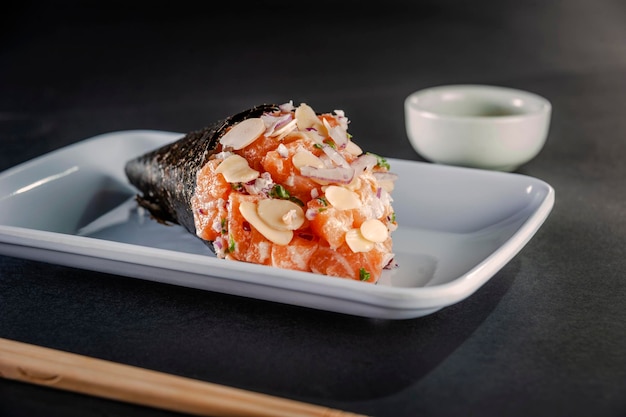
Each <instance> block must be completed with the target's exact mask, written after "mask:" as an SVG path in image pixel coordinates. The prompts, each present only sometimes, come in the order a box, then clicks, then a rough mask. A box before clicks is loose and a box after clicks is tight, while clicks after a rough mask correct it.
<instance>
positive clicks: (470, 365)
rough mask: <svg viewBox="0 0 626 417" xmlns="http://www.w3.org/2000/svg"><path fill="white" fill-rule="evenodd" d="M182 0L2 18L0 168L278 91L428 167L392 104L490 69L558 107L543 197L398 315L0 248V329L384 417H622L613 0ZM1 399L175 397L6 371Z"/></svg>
mask: <svg viewBox="0 0 626 417" xmlns="http://www.w3.org/2000/svg"><path fill="white" fill-rule="evenodd" d="M197 7H198V6H197V5H196V4H195V3H190V4H186V3H184V2H176V3H175V4H170V5H162V4H160V3H159V2H156V4H148V3H134V4H126V3H124V2H115V1H114V2H107V3H106V6H99V7H96V6H87V5H84V4H83V3H76V4H73V3H72V2H59V3H54V2H50V4H48V3H45V4H38V3H36V2H25V3H22V4H21V5H20V6H17V8H14V9H11V10H9V11H8V12H6V13H3V16H2V22H3V23H2V27H1V28H0V34H1V38H0V135H1V137H0V170H5V169H8V168H10V167H12V166H15V165H18V164H20V163H22V162H25V161H27V160H30V159H32V158H34V157H37V156H40V155H43V154H45V153H47V152H50V151H53V150H56V149H59V148H62V147H64V146H67V145H71V144H74V143H77V142H79V141H81V140H83V139H86V138H89V137H93V136H95V135H98V134H101V133H106V132H113V131H119V130H126V129H155V130H165V131H175V132H186V131H189V130H194V129H197V128H200V127H202V126H205V125H206V124H208V123H210V122H212V121H213V120H216V119H219V118H222V117H224V116H226V115H229V114H232V113H235V112H238V111H240V110H243V109H245V108H248V107H251V106H253V105H256V104H259V103H262V102H284V101H288V100H294V101H295V102H302V101H304V102H307V103H310V104H311V105H312V106H313V107H314V108H315V109H319V110H322V109H324V110H325V109H328V110H332V109H343V110H345V111H346V113H347V115H348V116H349V118H350V120H351V122H352V123H351V127H350V131H351V132H352V134H353V135H354V136H355V137H358V138H359V143H360V144H361V145H362V146H363V147H364V148H367V149H368V150H371V151H372V152H376V153H379V154H382V155H386V156H389V157H395V158H403V159H410V160H416V161H422V160H423V159H422V158H421V157H420V156H419V155H418V154H416V153H415V151H414V150H413V149H412V148H411V146H410V145H409V142H408V140H407V137H406V132H405V128H404V118H403V117H404V116H403V100H404V98H405V97H406V96H407V95H408V94H410V93H411V92H413V91H415V90H418V89H421V88H425V87H430V86H434V85H441V84H453V83H480V84H493V85H501V86H508V87H514V88H521V89H525V90H529V91H532V92H535V93H538V94H540V95H543V96H544V97H546V98H548V99H549V100H550V101H551V102H552V105H553V116H552V125H551V129H550V133H549V137H548V140H547V143H546V146H545V148H544V149H543V151H542V152H541V153H540V154H539V155H538V156H537V157H536V158H535V159H534V160H532V161H531V162H529V163H527V164H526V165H524V166H522V167H521V168H520V169H519V170H518V171H517V172H519V173H522V174H526V175H529V176H532V177H536V178H539V179H542V180H544V181H546V182H547V183H549V184H550V185H552V186H553V187H554V189H555V192H556V202H555V205H554V208H553V211H552V213H551V214H550V216H549V217H548V219H547V220H546V222H545V223H544V225H543V226H542V227H541V229H540V230H539V231H538V232H537V233H536V235H535V236H534V237H533V238H532V239H531V240H530V242H528V244H527V245H526V246H525V247H524V248H523V249H522V250H521V251H520V252H519V253H518V254H517V255H516V256H515V257H514V258H513V259H512V260H511V261H510V262H509V263H508V264H507V265H506V266H504V267H503V268H502V269H501V270H500V271H499V272H498V273H497V274H496V275H495V276H494V277H493V278H492V279H491V280H490V281H488V282H487V283H486V284H485V285H484V286H483V287H481V288H480V289H479V290H478V291H477V292H476V293H474V294H473V295H472V296H470V297H468V298H467V299H465V300H463V301H461V302H459V303H457V304H454V305H452V306H449V307H446V308H444V309H442V310H440V311H438V312H436V313H434V314H431V315H428V316H425V317H421V318H415V319H408V320H389V321H386V320H374V319H368V318H361V317H354V316H349V315H344V314H338V313H331V312H325V311H318V310H314V309H309V308H305V307H297V306H290V305H283V304H279V303H273V302H268V301H260V300H254V299H248V298H243V297H238V296H234V295H225V294H220V293H212V292H208V291H201V290H195V289H190V288H183V287H178V286H174V285H168V284H159V283H155V282H151V281H146V280H140V279H135V278H128V277H124V276H117V275H112V274H105V273H97V272H90V271H88V270H82V269H78V268H72V267H65V266H59V265H55V264H49V263H44V262H40V261H37V260H26V259H21V258H19V257H10V256H0V337H2V338H8V339H14V340H18V341H22V342H28V343H33V344H38V345H41V346H46V347H52V348H56V349H61V350H66V351H70V352H75V353H80V354H83V355H88V356H93V357H97V358H103V359H108V360H113V361H116V362H121V363H126V364H131V365H137V366H140V367H145V368H148V369H155V370H159V371H163V372H168V373H172V374H177V375H183V376H188V377H192V378H196V379H200V380H205V381H211V382H216V383H219V384H224V385H229V386H233V387H239V388H244V389H247V390H252V391H258V392H263V393H268V394H272V395H276V396H280V397H285V398H292V399H297V400H301V401H306V402H310V403H315V404H321V405H326V406H330V407H335V408H339V409H343V410H348V411H352V412H358V413H363V414H369V415H372V416H377V417H386V416H389V417H402V416H408V417H412V416H421V417H425V416H470V415H471V416H552V417H554V416H568V417H572V416H585V417H587V416H596V417H598V416H624V415H626V395H624V393H625V392H626V189H625V180H626V163H625V162H624V161H626V117H625V113H624V109H625V108H626V24H625V22H626V3H624V2H622V1H618V0H615V1H594V2H590V1H585V0H574V1H567V2H566V1H539V2H519V1H486V2H479V3H476V2H465V3H462V2H453V1H448V0H445V1H434V0H432V1H418V2H400V1H388V2H384V3H377V4H374V5H369V6H364V5H362V4H361V3H359V2H351V1H343V2H340V3H335V2H311V4H308V5H306V4H305V5H302V6H299V7H300V9H298V8H294V7H295V6H294V5H293V4H291V3H290V4H278V3H270V2H263V3H262V4H259V5H257V6H254V7H253V8H250V7H251V6H245V5H239V4H234V3H231V4H226V5H221V6H220V7H217V6H215V5H213V6H205V7H204V8H203V9H197ZM205 9H206V10H205ZM42 210H45V207H42ZM0 415H2V416H59V417H60V416H64V417H65V416H81V417H89V416H133V417H137V416H163V417H165V416H174V415H175V414H174V413H170V412H167V411H162V410H154V409H151V408H147V407H140V406H134V405H129V404H125V403H118V402H115V401H108V400H104V399H98V398H94V397H88V396H83V395H79V394H74V393H68V392H63V391H58V390H53V389H50V388H44V387H39V386H34V385H26V384H22V383H19V382H13V381H8V380H0Z"/></svg>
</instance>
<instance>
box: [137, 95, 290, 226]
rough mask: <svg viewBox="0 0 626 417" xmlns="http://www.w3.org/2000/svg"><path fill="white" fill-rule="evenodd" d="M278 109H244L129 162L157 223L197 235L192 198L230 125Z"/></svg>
mask: <svg viewBox="0 0 626 417" xmlns="http://www.w3.org/2000/svg"><path fill="white" fill-rule="evenodd" d="M274 110H278V105H276V104H262V105H259V106H256V107H253V108H251V109H248V110H244V111H242V112H241V113H237V114H235V115H232V116H230V117H227V118H226V119H223V120H219V121H217V122H215V123H213V124H211V125H209V126H207V127H205V128H203V129H200V130H197V131H192V132H189V133H187V134H186V135H185V136H184V137H182V138H181V139H179V140H177V141H175V142H173V143H170V144H167V145H164V146H162V147H160V148H158V149H155V150H153V151H151V152H148V153H146V154H143V155H141V156H138V157H136V158H134V159H132V160H130V161H128V162H127V163H126V166H125V172H126V176H127V177H128V180H129V181H130V183H131V184H133V185H134V186H135V187H136V188H137V189H138V190H139V192H140V194H138V195H137V202H138V203H139V204H140V205H141V206H143V207H145V208H146V209H148V210H149V211H150V213H151V214H152V216H153V217H155V218H156V219H157V220H159V221H162V222H167V221H169V222H174V223H178V224H180V225H182V226H184V227H185V228H186V229H187V230H188V231H190V232H191V233H193V234H194V235H195V234H196V227H195V224H194V217H193V212H192V209H191V197H192V196H193V195H194V191H195V188H196V173H197V172H198V171H199V170H200V169H201V168H202V167H203V166H204V164H205V163H206V162H207V161H208V160H209V157H210V156H211V155H212V154H213V153H214V152H215V149H216V148H217V145H218V144H219V139H220V138H221V137H222V135H223V134H224V133H225V132H226V129H227V128H228V127H229V126H232V125H234V124H237V123H239V122H241V121H242V120H245V119H250V118H253V117H260V116H261V115H262V114H263V113H265V112H271V111H274Z"/></svg>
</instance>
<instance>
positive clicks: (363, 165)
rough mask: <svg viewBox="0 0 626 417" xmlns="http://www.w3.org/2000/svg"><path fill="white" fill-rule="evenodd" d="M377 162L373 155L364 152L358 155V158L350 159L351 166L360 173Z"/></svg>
mask: <svg viewBox="0 0 626 417" xmlns="http://www.w3.org/2000/svg"><path fill="white" fill-rule="evenodd" d="M377 163H378V160H377V159H376V157H375V156H373V155H370V154H367V153H364V154H362V155H359V157H358V158H356V159H355V160H354V161H352V163H351V164H350V166H352V168H354V170H355V171H356V172H358V173H361V172H363V171H365V170H368V169H372V168H374V166H376V164H377Z"/></svg>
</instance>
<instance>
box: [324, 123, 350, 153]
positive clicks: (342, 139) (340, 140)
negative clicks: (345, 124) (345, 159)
mask: <svg viewBox="0 0 626 417" xmlns="http://www.w3.org/2000/svg"><path fill="white" fill-rule="evenodd" d="M324 126H326V130H328V136H330V138H331V139H332V140H333V141H334V142H335V144H336V145H337V148H339V149H343V148H345V147H346V145H347V144H348V134H347V133H346V131H345V129H343V128H342V127H341V126H339V125H338V126H334V127H331V126H330V124H329V123H328V121H327V120H326V119H324Z"/></svg>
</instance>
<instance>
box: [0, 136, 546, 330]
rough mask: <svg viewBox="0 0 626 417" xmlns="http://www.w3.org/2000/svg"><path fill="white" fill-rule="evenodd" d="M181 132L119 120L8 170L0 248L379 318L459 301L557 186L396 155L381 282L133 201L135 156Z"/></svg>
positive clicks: (492, 269) (1, 198) (534, 221)
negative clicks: (246, 250)
mask: <svg viewBox="0 0 626 417" xmlns="http://www.w3.org/2000/svg"><path fill="white" fill-rule="evenodd" d="M180 136H182V135H181V134H180V133H172V132H160V131H146V130H137V131H121V132H112V133H108V134H104V135H100V136H97V137H94V138H91V139H88V140H85V141H82V142H79V143H77V144H75V145H72V146H69V147H66V148H63V149H60V150H57V151H55V152H52V153H50V154H47V155H44V156H42V157H39V158H36V159H34V160H32V161H29V162H26V163H24V164H22V165H19V166H16V167H14V168H12V169H9V170H7V171H5V172H3V173H1V174H0V253H2V254H5V255H9V256H16V257H23V258H28V259H35V260H39V261H44V262H50V263H55V264H61V265H67V266H72V267H77V268H84V269H89V270H95V271H102V272H108V273H113V274H119V275H124V276H130V277H136V278H142V279H146V280H153V281H158V282H165V283H170V284H175V285H182V286H188V287H193V288H198V289H203V290H209V291H217V292H223V293H229V294H235V295H241V296H246V297H254V298H259V299H264V300H270V301H276V302H281V303H287V304H294V305H301V306H305V307H311V308H316V309H323V310H329V311H335V312H339V313H345V314H352V315H358V316H366V317H373V318H387V319H406V318H414V317H420V316H423V315H426V314H430V313H432V312H435V311H437V310H439V309H441V308H443V307H446V306H449V305H451V304H454V303H457V302H459V301H461V300H463V299H465V298H466V297H468V296H470V295H471V294H472V293H474V292H475V291H476V290H477V289H478V288H480V287H481V286H482V285H483V284H484V283H485V282H487V281H488V280H489V279H490V278H491V277H493V275H494V274H496V273H497V272H498V271H499V270H500V269H501V268H502V267H503V266H504V265H505V264H506V263H507V262H509V260H511V258H512V257H513V256H515V255H516V254H517V253H518V252H519V251H520V250H521V249H522V248H523V247H524V245H526V243H527V242H528V241H529V240H530V239H531V237H532V236H533V235H534V234H535V232H536V231H537V230H538V229H539V227H540V226H541V225H542V224H543V222H544V220H545V219H546V218H547V216H548V215H549V213H550V211H551V210H552V206H553V204H554V190H553V189H552V187H551V186H550V185H549V184H547V183H545V182H543V181H541V180H539V179H536V178H532V177H528V176H524V175H519V174H511V173H502V172H492V171H485V170H475V169H468V168H459V167H448V166H444V165H434V164H429V163H422V162H413V161H406V160H399V159H388V161H389V162H390V164H391V168H392V171H393V172H395V173H397V174H398V175H399V179H398V181H397V184H396V189H395V191H394V208H395V210H396V214H397V219H398V222H399V228H398V230H397V231H396V232H394V235H393V237H394V250H395V253H396V254H397V262H398V264H399V267H398V268H397V269H394V270H391V271H386V272H385V273H384V276H383V277H382V278H381V280H380V281H379V283H378V284H377V285H372V284H368V283H363V282H358V281H352V280H345V279H340V278H333V277H327V276H321V275H316V274H311V273H305V272H294V271H289V270H282V269H278V268H273V267H267V266H261V265H252V264H247V263H243V262H235V261H227V260H221V259H217V258H216V257H215V256H213V255H212V254H211V252H210V250H209V249H208V247H207V246H206V245H204V244H203V243H202V242H201V241H200V240H199V239H197V238H196V237H195V236H192V235H191V234H189V233H187V232H186V231H184V230H183V229H182V228H181V227H178V226H165V225H162V224H160V223H157V222H155V221H153V220H152V219H151V218H150V217H149V216H147V215H146V213H145V212H143V210H141V209H139V208H138V207H137V206H136V203H135V201H134V195H135V190H134V188H133V187H132V186H131V185H130V184H129V183H128V181H127V180H126V177H125V175H124V171H123V167H124V164H125V162H126V161H127V160H128V159H130V158H132V157H134V156H136V155H139V154H141V153H143V152H145V151H148V150H152V149H154V148H156V147H158V146H161V145H163V144H165V143H167V142H170V141H173V140H175V139H177V138H179V137H180Z"/></svg>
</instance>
